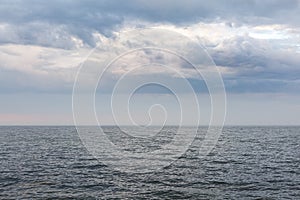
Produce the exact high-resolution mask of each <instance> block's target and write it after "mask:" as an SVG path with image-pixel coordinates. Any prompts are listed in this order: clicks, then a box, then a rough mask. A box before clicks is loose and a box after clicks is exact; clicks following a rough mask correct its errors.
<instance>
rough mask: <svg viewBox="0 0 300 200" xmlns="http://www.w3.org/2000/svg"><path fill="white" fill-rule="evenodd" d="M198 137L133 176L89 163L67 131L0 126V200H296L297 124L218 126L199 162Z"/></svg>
mask: <svg viewBox="0 0 300 200" xmlns="http://www.w3.org/2000/svg"><path fill="white" fill-rule="evenodd" d="M133 129H134V128H133ZM204 129H205V128H203V127H199V129H198V132H199V135H201V134H202V132H203V131H204ZM166 130H170V131H169V132H172V130H176V128H174V127H165V132H168V131H166ZM106 131H107V132H109V133H110V134H114V133H115V132H116V131H117V128H116V127H106ZM169 132H168V133H169ZM171 135H172V134H171ZM171 139H172V137H171ZM114 140H115V142H116V143H117V144H127V143H126V141H124V138H121V137H120V138H119V139H118V137H114ZM125 140H126V139H125ZM130 140H134V137H133V138H132V137H131V138H130ZM197 140H199V141H200V143H201V137H196V138H195V141H196V142H193V143H192V144H191V145H190V146H189V147H187V150H186V152H185V153H183V154H182V155H181V156H180V157H179V158H178V159H176V160H175V161H174V162H172V163H170V165H168V166H165V167H163V168H160V169H157V170H155V171H152V172H144V173H134V172H125V171H120V170H117V169H115V168H113V167H111V166H109V165H107V163H106V162H105V160H99V159H97V158H95V157H94V155H93V154H92V153H91V152H89V151H88V149H87V148H86V147H85V145H84V144H83V142H82V140H81V138H80V136H79V134H78V133H77V131H76V128H75V127H73V126H2V127H0V147H1V148H0V162H1V164H0V199H296V200H297V199H300V127H296V126H295V127H292V126H289V127H284V126H270V127H268V126H261V127H259V126H249V127H246V126H228V127H224V128H223V131H222V134H221V135H220V137H219V138H218V141H217V143H216V145H215V146H214V148H213V149H212V150H211V151H210V152H209V153H208V154H207V155H206V156H202V157H199V156H198V155H197V149H199V144H200V143H199V141H198V142H197ZM155 141H156V142H158V144H160V143H159V142H160V140H159V138H158V139H157V138H156V140H155ZM161 144H162V145H163V143H161ZM131 148H133V149H134V146H133V147H132V146H131ZM108 159H109V158H108ZM154 162H155V161H154Z"/></svg>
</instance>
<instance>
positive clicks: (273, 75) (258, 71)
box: [209, 35, 300, 93]
mask: <svg viewBox="0 0 300 200" xmlns="http://www.w3.org/2000/svg"><path fill="white" fill-rule="evenodd" d="M275 43H276V42H275ZM271 44H272V42H270V41H268V42H266V41H265V40H260V39H254V38H251V37H249V36H248V35H244V36H236V37H232V38H230V39H226V40H224V41H222V42H221V43H220V44H219V45H218V46H217V47H215V48H211V49H209V52H210V55H211V56H212V58H213V59H214V61H215V63H216V65H218V66H220V67H224V68H226V70H229V71H231V72H233V73H228V74H226V73H224V74H223V78H224V80H225V85H226V87H227V90H228V91H230V92H255V91H256V92H296V93H297V92H300V87H299V82H300V57H299V53H297V52H295V51H291V50H289V49H285V48H278V47H277V48H276V46H272V45H271Z"/></svg>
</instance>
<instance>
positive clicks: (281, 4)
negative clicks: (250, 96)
mask: <svg viewBox="0 0 300 200" xmlns="http://www.w3.org/2000/svg"><path fill="white" fill-rule="evenodd" d="M299 12H300V8H299V1H294V0H288V1H280V0H275V1H271V0H270V1H269V0H268V1H263V2H261V1H256V0H248V1H244V2H242V3H241V2H240V1H236V0H229V1H225V0H224V1H209V2H207V1H198V0H197V1H196V0H191V1H187V2H184V1H179V0H166V1H157V0H154V1H151V2H149V1H145V0H139V1H137V0H129V1H126V3H124V4H122V6H120V2H119V1H115V0H110V1H109V0H103V1H92V0H91V1H51V2H40V1H36V0H28V1H14V3H12V1H5V0H4V1H1V6H0V61H1V65H0V70H1V79H0V82H1V86H0V89H1V90H2V91H14V90H15V91H21V90H28V91H30V90H36V91H71V89H72V83H73V81H74V78H75V74H76V70H77V69H78V66H79V65H80V63H81V62H82V61H83V59H84V57H85V56H86V55H87V54H88V52H89V51H90V50H92V49H93V48H94V47H95V46H97V45H100V47H101V48H103V49H104V50H106V51H107V52H106V53H112V54H115V55H117V52H118V51H121V50H124V49H130V48H132V47H134V45H135V44H134V42H133V43H130V42H128V43H127V44H126V45H127V46H126V45H125V46H116V44H115V43H114V41H115V40H114V39H115V38H116V37H118V34H119V33H120V32H123V31H127V30H130V29H133V28H135V27H139V26H140V27H153V26H154V27H159V28H166V29H168V30H174V31H177V32H182V33H184V34H186V35H188V36H190V37H192V38H196V39H198V41H199V42H200V43H201V44H203V46H204V47H205V48H206V49H207V51H208V52H209V54H210V55H211V56H212V58H213V60H214V61H215V63H216V64H217V66H218V67H219V69H220V72H221V73H222V75H223V78H224V82H225V86H226V88H227V90H228V91H230V92H248V91H250V92H268V91H272V92H283V91H287V92H299V87H298V85H299V84H298V82H299V77H300V71H299V63H300V59H299V58H300V56H299V52H300V48H299V45H298V46H297V44H299V41H300V39H299V35H300V29H299V21H300V19H299V15H298V13H299ZM158 39H159V37H157V40H158ZM135 42H136V41H135ZM142 42H143V41H142ZM161 42H164V39H163V38H162V39H161ZM173 42H174V43H178V42H180V41H178V40H177V41H173ZM145 53H146V54H147V52H145ZM197 56H198V55H197V54H195V57H197ZM104 57H105V55H104ZM140 59H141V60H144V61H145V62H146V61H148V62H155V61H158V62H164V63H165V64H170V65H172V66H173V67H175V68H176V70H179V71H180V73H183V74H184V75H186V76H187V77H188V80H189V81H190V83H191V84H192V85H193V87H194V88H195V89H196V91H199V92H200V91H205V90H206V89H205V88H206V87H205V85H203V81H202V80H201V78H200V79H199V78H195V73H194V72H193V70H192V69H191V68H190V66H189V65H187V64H186V63H184V62H179V61H174V60H172V59H170V58H168V57H164V56H162V55H156V54H155V55H151V54H147V55H141V57H140ZM126 62H127V64H128V65H127V66H125V64H124V65H122V66H121V65H120V66H119V67H118V68H115V69H114V70H113V71H110V72H109V74H108V76H107V80H106V81H107V82H106V84H104V86H105V87H107V88H103V90H104V91H109V89H108V88H111V84H112V83H113V81H115V79H116V78H117V77H118V76H120V75H122V74H124V73H125V72H126V71H128V70H130V67H132V66H130V63H131V62H132V61H131V60H130V59H129V60H128V61H126ZM155 73H156V74H158V73H164V76H166V75H168V77H170V78H171V79H174V82H176V80H177V79H178V78H179V77H178V76H175V75H174V73H173V74H172V73H166V72H160V71H157V72H155V70H151V69H150V68H147V70H144V71H140V72H139V73H138V76H141V77H143V76H145V77H146V76H153V75H154V74H155ZM147 74H148V75H147ZM94 76H95V74H92V73H90V74H88V75H87V77H88V78H87V79H90V78H91V77H94ZM132 78H134V77H132ZM149 91H151V92H153V91H154V90H149Z"/></svg>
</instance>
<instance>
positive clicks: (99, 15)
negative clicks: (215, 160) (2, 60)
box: [0, 0, 300, 48]
mask: <svg viewBox="0 0 300 200" xmlns="http://www.w3.org/2000/svg"><path fill="white" fill-rule="evenodd" d="M299 12H300V7H299V1H297V0H286V1H282V0H267V1H257V0H247V1H243V2H240V1H237V0H221V1H217V0H213V1H209V2H208V1H202V0H200V1H199V0H190V1H181V0H165V1H161V0H153V1H146V0H128V1H126V3H125V2H124V3H122V5H121V6H120V2H119V1H117V0H101V1H96V0H89V1H70V0H67V1H58V0H54V1H48V2H41V1H37V0H28V1H17V0H15V1H9V0H4V1H1V6H0V23H1V24H4V25H5V24H7V28H5V29H3V30H2V29H0V36H2V37H1V38H2V39H1V41H0V42H2V43H10V42H13V43H16V42H18V43H22V44H37V45H41V46H53V47H59V48H73V47H76V45H77V44H76V42H74V41H73V40H72V38H75V39H76V40H79V41H81V42H82V43H83V44H85V45H89V46H95V45H96V43H97V38H95V37H94V36H93V34H94V33H101V34H103V35H105V36H112V35H113V33H114V31H118V30H120V29H121V28H122V27H123V26H124V23H130V22H132V21H135V24H136V25H138V24H140V25H143V24H144V23H156V24H157V23H158V24H173V25H177V26H178V25H180V26H190V25H192V24H194V23H197V22H199V21H202V22H206V23H211V22H215V21H218V22H224V21H225V22H226V23H227V25H228V26H242V25H243V24H248V25H257V24H260V25H261V24H288V25H291V26H294V25H299V21H300V18H299V14H298V13H299ZM2 26H3V25H2Z"/></svg>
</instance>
